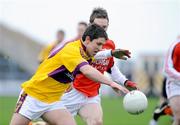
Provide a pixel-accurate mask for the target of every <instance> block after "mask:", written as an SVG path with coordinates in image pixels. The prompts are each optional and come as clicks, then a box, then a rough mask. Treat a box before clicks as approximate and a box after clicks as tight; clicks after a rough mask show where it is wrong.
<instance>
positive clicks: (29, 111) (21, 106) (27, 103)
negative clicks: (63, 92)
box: [15, 91, 66, 120]
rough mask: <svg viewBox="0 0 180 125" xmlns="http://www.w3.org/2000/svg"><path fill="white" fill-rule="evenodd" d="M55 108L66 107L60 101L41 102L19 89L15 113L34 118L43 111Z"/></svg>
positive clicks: (39, 115) (38, 116)
mask: <svg viewBox="0 0 180 125" xmlns="http://www.w3.org/2000/svg"><path fill="white" fill-rule="evenodd" d="M56 109H66V108H65V106H64V105H63V104H62V102H61V101H57V102H54V103H51V104H48V103H44V102H41V101H39V100H37V99H35V98H33V97H31V96H29V95H27V94H26V93H24V92H23V91H21V93H20V95H19V99H18V101H17V105H16V109H15V113H19V114H21V115H23V116H25V117H26V118H28V119H30V120H36V119H38V118H40V117H41V116H42V115H43V114H44V113H46V112H48V111H52V110H56Z"/></svg>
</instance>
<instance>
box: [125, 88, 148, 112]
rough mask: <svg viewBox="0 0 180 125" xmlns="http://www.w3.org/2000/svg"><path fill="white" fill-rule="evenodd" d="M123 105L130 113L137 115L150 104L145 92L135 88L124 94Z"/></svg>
mask: <svg viewBox="0 0 180 125" xmlns="http://www.w3.org/2000/svg"><path fill="white" fill-rule="evenodd" d="M123 106H124V109H125V110H126V111H127V112H128V113H130V114H133V115H137V114H140V113H142V112H144V110H145V109H146V108H147V106H148V101H147V98H146V96H145V94H144V93H142V92H141V91H139V90H133V91H131V92H129V93H127V94H126V95H125V96H124V99H123Z"/></svg>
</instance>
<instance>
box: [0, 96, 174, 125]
mask: <svg viewBox="0 0 180 125" xmlns="http://www.w3.org/2000/svg"><path fill="white" fill-rule="evenodd" d="M16 100H17V98H16V97H0V125H8V124H9V120H10V118H11V115H12V112H13V110H14V107H15V103H16ZM148 102H149V105H148V109H147V110H146V111H145V112H144V113H142V114H140V115H130V114H128V113H127V112H126V111H124V109H123V107H122V98H120V99H119V98H103V99H102V106H103V111H104V119H103V121H104V125H148V123H149V120H150V119H151V116H152V112H153V110H154V107H155V106H156V104H157V99H154V98H150V99H148ZM94 113H96V111H94ZM76 120H77V124H78V125H85V123H84V122H83V121H81V119H80V118H79V117H76ZM170 124H171V118H170V117H168V116H165V117H162V118H161V119H160V120H159V124H158V125H170Z"/></svg>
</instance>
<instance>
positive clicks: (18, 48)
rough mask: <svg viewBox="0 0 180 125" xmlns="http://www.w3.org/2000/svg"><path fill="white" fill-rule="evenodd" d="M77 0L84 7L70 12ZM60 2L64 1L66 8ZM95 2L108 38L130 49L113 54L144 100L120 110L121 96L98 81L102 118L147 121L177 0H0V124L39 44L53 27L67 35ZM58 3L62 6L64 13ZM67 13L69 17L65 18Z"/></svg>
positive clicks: (178, 16) (177, 28) (173, 32)
mask: <svg viewBox="0 0 180 125" xmlns="http://www.w3.org/2000/svg"><path fill="white" fill-rule="evenodd" d="M69 2H72V1H69ZM49 3H51V5H49ZM80 3H81V4H80ZM78 4H80V5H81V6H82V7H81V9H83V10H85V11H84V12H83V13H81V9H76V10H75V11H74V12H72V11H73V9H74V8H76V6H78ZM57 5H59V6H60V7H59V8H60V10H58V9H57ZM63 5H64V6H65V7H63ZM66 6H69V9H68V10H67V8H66ZM73 6H74V7H73ZM97 6H101V7H104V8H105V9H107V11H108V13H109V18H110V26H109V29H108V33H109V36H110V38H111V39H113V40H114V41H115V42H116V45H117V46H118V47H120V48H126V49H129V50H130V51H131V52H132V58H131V59H130V60H128V61H119V60H117V63H118V66H119V68H120V69H121V71H122V72H123V73H124V74H126V76H127V77H128V78H129V79H131V80H133V81H135V82H137V83H138V86H139V88H140V89H141V90H142V91H143V92H144V93H145V94H146V95H147V96H148V101H149V106H148V109H147V110H146V111H145V112H144V113H143V114H141V115H139V116H132V115H129V114H128V113H127V112H125V111H124V109H123V107H122V97H120V98H119V97H116V96H115V94H114V93H113V92H112V90H111V89H110V88H109V87H107V86H102V89H101V94H102V96H103V101H102V105H103V110H104V124H105V125H120V124H122V125H148V122H149V120H150V119H151V116H152V112H153V110H154V108H155V106H156V105H157V103H158V97H159V96H160V93H161V85H162V79H163V71H162V67H163V61H164V55H165V53H166V51H167V49H168V46H169V45H170V44H171V43H172V42H173V40H175V39H176V36H177V35H178V34H180V24H179V22H180V13H179V12H180V0H134V1H131V0H126V1H125V0H119V1H118V0H117V1H116V0H111V1H108V0H86V1H83V0H77V1H76V3H74V4H72V5H69V4H68V1H58V0H54V1H53V2H52V1H48V0H47V1H46V2H43V1H42V0H39V1H38V2H36V1H33V0H32V1H27V2H26V3H25V2H23V1H21V0H0V125H8V123H9V119H10V117H11V115H12V112H13V109H14V106H15V103H16V100H17V96H18V93H19V91H20V84H21V83H22V82H23V81H25V80H27V79H28V78H30V76H31V75H32V74H33V73H34V71H35V69H36V68H37V66H38V60H37V57H38V54H39V52H40V50H41V48H42V47H43V46H45V45H46V44H48V43H49V42H51V41H53V40H54V38H55V32H56V30H57V29H59V28H63V29H65V31H66V33H67V34H66V39H70V38H73V36H75V32H76V31H75V29H76V24H77V23H78V21H82V20H85V21H88V18H89V15H90V12H91V11H92V9H93V8H94V7H97ZM63 9H64V10H66V11H67V13H66V15H65V14H64V13H63V12H62V11H63ZM22 10H23V11H22ZM48 10H54V11H49V12H48ZM34 11H37V13H34ZM52 13H53V14H52ZM50 15H54V16H50ZM58 15H59V17H57V16H58ZM72 15H77V17H75V16H72ZM48 16H50V17H48ZM27 17H28V18H27ZM56 18H57V19H56ZM72 18H73V19H74V21H72ZM34 19H35V20H36V21H34ZM69 19H70V20H71V21H67V20H69ZM44 20H46V21H44ZM65 21H66V22H67V23H65ZM42 22H43V23H42ZM77 121H78V125H79V124H80V125H81V124H82V125H83V122H82V121H80V120H79V118H77ZM171 121H172V119H171V118H169V117H163V118H161V119H160V122H159V123H160V125H169V124H171Z"/></svg>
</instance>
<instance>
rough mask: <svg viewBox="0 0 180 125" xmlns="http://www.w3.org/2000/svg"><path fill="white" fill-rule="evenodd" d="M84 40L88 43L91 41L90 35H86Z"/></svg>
mask: <svg viewBox="0 0 180 125" xmlns="http://www.w3.org/2000/svg"><path fill="white" fill-rule="evenodd" d="M85 41H86V43H87V44H89V43H90V42H91V40H90V37H89V36H86V39H85Z"/></svg>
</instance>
